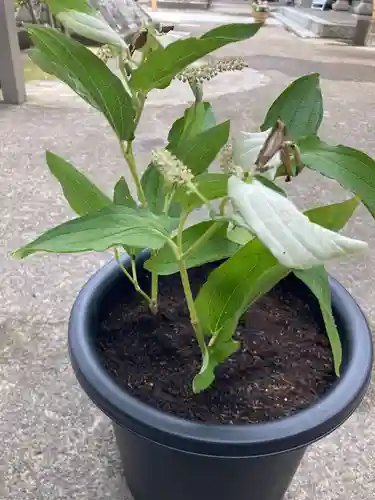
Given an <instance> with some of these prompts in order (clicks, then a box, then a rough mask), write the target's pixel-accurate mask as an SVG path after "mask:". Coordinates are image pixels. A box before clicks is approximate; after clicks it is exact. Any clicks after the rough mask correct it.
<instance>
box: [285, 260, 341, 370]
mask: <svg viewBox="0 0 375 500" xmlns="http://www.w3.org/2000/svg"><path fill="white" fill-rule="evenodd" d="M294 274H295V275H296V276H297V278H299V279H300V280H301V281H303V283H305V285H306V286H307V287H308V288H309V289H310V290H311V291H312V293H313V294H314V295H315V297H316V298H317V299H318V301H319V305H320V309H321V311H322V316H323V320H324V324H325V327H326V332H327V335H328V339H329V343H330V345H331V349H332V355H333V360H334V366H335V372H336V375H337V376H339V375H340V366H341V362H342V346H341V340H340V336H339V333H338V331H337V327H336V323H335V319H334V317H333V314H332V305H331V292H330V289H329V283H328V275H327V272H326V270H325V269H324V267H313V268H312V269H305V270H303V271H294Z"/></svg>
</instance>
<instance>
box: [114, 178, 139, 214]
mask: <svg viewBox="0 0 375 500" xmlns="http://www.w3.org/2000/svg"><path fill="white" fill-rule="evenodd" d="M113 203H114V204H115V205H124V206H126V207H130V208H136V207H137V204H136V202H135V201H134V199H133V197H132V195H131V193H130V191H129V186H128V184H127V182H126V180H125V177H120V179H119V180H118V181H117V183H116V185H115V189H114V193H113Z"/></svg>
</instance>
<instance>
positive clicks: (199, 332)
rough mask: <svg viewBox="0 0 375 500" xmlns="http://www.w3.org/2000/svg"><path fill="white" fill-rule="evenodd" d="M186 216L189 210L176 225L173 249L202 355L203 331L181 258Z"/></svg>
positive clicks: (204, 346) (203, 348) (204, 345)
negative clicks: (174, 246)
mask: <svg viewBox="0 0 375 500" xmlns="http://www.w3.org/2000/svg"><path fill="white" fill-rule="evenodd" d="M188 216H189V212H183V213H182V214H181V218H180V223H179V225H178V230H177V248H175V250H174V251H175V254H176V258H177V260H178V266H179V270H180V276H181V283H182V287H183V289H184V293H185V298H186V304H187V306H188V309H189V315H190V321H191V324H192V326H193V328H194V331H195V336H196V338H197V341H198V344H199V347H200V350H201V352H202V355H203V353H204V350H205V349H206V344H205V341H204V335H203V332H202V329H201V325H200V323H199V320H198V315H197V311H196V309H195V304H194V299H193V294H192V291H191V287H190V281H189V275H188V273H187V270H186V265H185V261H184V259H183V253H182V232H183V230H184V225H185V222H186V219H187V218H188Z"/></svg>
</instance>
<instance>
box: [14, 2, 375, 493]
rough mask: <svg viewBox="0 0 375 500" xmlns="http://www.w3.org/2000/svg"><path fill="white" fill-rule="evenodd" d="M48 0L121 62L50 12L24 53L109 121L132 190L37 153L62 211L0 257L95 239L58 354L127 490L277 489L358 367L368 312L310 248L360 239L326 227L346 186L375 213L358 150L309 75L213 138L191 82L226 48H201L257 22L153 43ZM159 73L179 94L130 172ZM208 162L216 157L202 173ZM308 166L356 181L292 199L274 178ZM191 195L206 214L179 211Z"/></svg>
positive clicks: (338, 247) (231, 63)
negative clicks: (107, 422) (118, 460)
mask: <svg viewBox="0 0 375 500" xmlns="http://www.w3.org/2000/svg"><path fill="white" fill-rule="evenodd" d="M64 3H65V2H62V1H61V2H57V1H55V2H53V9H54V14H55V15H56V16H57V18H59V19H60V20H63V21H64V22H66V23H73V24H74V25H75V29H76V30H77V29H81V28H79V26H80V25H81V27H82V29H81V31H82V34H83V35H84V36H90V37H93V38H99V37H100V39H101V40H103V38H107V41H108V42H109V46H108V51H109V54H110V56H113V57H116V58H117V59H118V63H119V68H120V74H119V76H117V75H115V74H114V73H113V72H111V71H110V69H109V68H108V67H107V66H106V64H105V63H104V62H103V61H102V60H101V59H99V58H98V57H97V56H96V55H94V54H93V53H92V52H90V50H89V49H87V48H86V47H83V46H82V45H80V44H79V43H77V42H76V41H74V40H72V39H71V38H68V37H66V36H65V35H64V34H62V33H60V32H58V31H56V30H54V29H52V28H46V27H41V26H33V27H30V28H29V32H30V36H31V38H32V40H33V42H34V45H35V49H34V51H33V52H32V54H31V57H32V58H33V60H34V61H35V62H36V63H37V64H39V65H40V66H41V67H42V69H44V70H48V71H49V72H51V73H53V74H55V75H56V76H57V77H59V78H60V79H61V80H62V81H64V82H65V83H67V84H68V85H69V86H70V87H71V88H72V89H73V90H75V91H76V92H77V93H78V94H79V95H80V96H81V97H82V98H83V99H84V100H85V101H86V102H88V103H89V104H90V105H92V106H93V107H94V108H96V109H97V110H99V111H101V112H102V113H103V115H104V116H105V117H106V118H107V120H108V122H109V124H110V125H111V127H112V128H113V131H114V133H115V135H116V136H117V138H118V141H119V147H120V148H121V151H122V153H123V156H124V159H125V163H126V165H127V168H128V169H129V172H130V174H131V176H132V179H133V181H134V188H135V189H134V193H133V192H132V191H131V189H129V187H128V185H127V183H126V181H125V178H124V177H121V178H120V179H119V180H118V182H117V183H116V185H115V187H114V192H113V195H111V196H109V195H107V194H104V193H103V192H102V191H101V190H100V189H99V188H98V187H97V186H95V185H94V184H93V183H92V182H91V181H90V180H89V179H88V178H87V177H86V176H84V174H83V173H81V172H80V171H78V170H76V169H75V168H74V167H73V166H72V165H71V164H70V163H68V162H67V161H66V160H64V159H62V158H60V157H59V156H57V155H55V154H53V153H51V152H47V164H48V166H49V168H50V170H51V172H52V173H53V175H54V176H55V177H56V178H57V180H58V181H59V182H60V184H61V187H62V189H63V192H64V195H65V197H66V199H67V201H68V203H69V205H70V206H71V208H73V210H74V211H75V212H76V213H77V215H78V217H77V218H75V219H74V220H72V221H69V222H66V223H64V224H61V225H59V226H57V227H55V228H53V229H50V230H49V231H47V232H46V233H44V234H43V235H42V236H40V237H39V238H37V239H36V240H35V241H33V242H31V243H28V244H26V245H25V246H23V247H22V248H20V249H19V250H17V251H16V252H15V256H16V257H18V258H24V257H26V256H28V255H31V254H33V253H35V252H38V251H44V252H85V251H90V250H91V251H104V250H108V249H111V250H113V254H114V257H115V258H114V260H113V261H112V262H110V263H109V264H108V265H106V266H104V268H103V269H101V270H100V271H99V272H98V273H97V274H95V276H94V277H93V278H91V279H90V281H89V282H88V283H87V284H86V285H85V286H84V287H83V288H82V290H81V292H80V294H79V295H78V297H77V299H76V302H75V304H74V307H73V309H72V313H71V318H70V324H69V352H70V357H71V361H72V365H73V368H74V370H75V373H76V375H77V378H78V380H79V382H80V384H81V385H82V387H83V388H84V390H85V391H86V392H87V394H88V395H89V396H90V398H91V399H92V400H93V401H94V403H95V404H96V405H97V406H98V407H99V408H101V409H102V410H103V411H104V412H105V413H106V414H107V415H108V416H109V417H110V418H111V419H112V421H113V424H114V428H115V434H116V439H117V443H118V447H119V449H120V453H121V457H122V461H123V466H124V471H125V475H126V478H127V481H128V484H129V487H130V490H131V492H132V494H133V495H134V498H135V499H136V500H151V499H152V500H153V499H155V498H160V499H163V500H176V498H178V499H180V500H192V499H196V500H203V499H207V498H216V499H219V500H227V499H229V498H236V499H240V500H245V499H248V498H249V496H250V498H251V499H252V500H265V499H267V500H281V498H282V496H283V494H284V492H285V491H286V489H287V487H288V485H289V483H290V481H291V479H292V477H293V474H294V473H295V471H296V469H297V467H298V464H299V462H300V460H301V458H302V456H303V454H304V452H305V449H306V447H307V446H308V445H309V444H310V443H312V442H314V441H317V440H318V439H320V438H322V437H324V436H325V435H327V434H328V433H330V432H331V431H332V430H333V429H335V428H336V427H338V426H339V425H340V424H341V423H342V422H343V421H344V420H346V419H347V418H348V417H349V415H350V414H351V413H352V412H353V411H354V410H355V408H356V407H357V406H358V404H359V402H360V401H361V399H362V397H363V396H364V393H365V391H366V388H367V385H368V382H369V378H370V372H371V365H372V342H371V335H370V331H369V328H368V325H367V322H366V320H365V318H364V316H363V314H362V312H361V310H360V308H359V307H358V305H357V304H356V302H355V301H354V299H353V298H352V297H351V296H350V295H349V293H348V292H347V291H346V290H345V289H344V288H343V287H342V286H341V285H340V284H339V283H338V282H337V281H336V280H334V279H333V278H330V277H329V276H328V275H327V272H326V271H325V268H324V265H325V263H326V262H328V261H330V260H332V259H334V258H338V257H344V256H345V255H347V254H352V253H356V252H358V251H362V250H365V248H366V243H365V242H362V241H358V240H353V239H351V238H348V237H346V236H343V235H341V234H339V230H341V229H342V228H343V227H344V226H345V225H346V223H347V221H348V220H349V219H350V218H351V216H352V215H353V213H354V211H355V209H356V207H357V206H358V205H359V204H360V203H363V204H364V205H365V207H366V208H367V209H368V210H369V211H370V212H371V213H372V214H374V213H375V202H374V200H375V197H374V196H373V194H374V192H375V177H374V171H375V170H374V169H375V164H374V161H373V160H372V159H371V158H370V157H369V156H367V155H366V154H365V153H362V152H360V151H357V150H355V149H352V148H349V147H345V146H341V145H340V146H332V145H329V144H327V143H325V142H323V141H321V140H320V139H319V137H318V136H317V132H318V128H319V125H320V123H321V120H322V116H323V107H322V96H321V91H320V86H319V76H318V75H317V74H311V75H307V76H303V77H301V78H299V79H297V80H296V81H295V82H293V83H292V84H291V85H290V86H289V87H288V88H287V89H286V90H285V91H284V92H283V93H282V94H281V95H280V96H279V97H278V98H277V99H276V100H275V102H274V103H273V104H272V106H271V107H270V109H269V111H268V112H267V114H266V117H265V120H264V123H263V125H262V126H261V131H260V132H256V133H247V132H246V133H245V132H244V133H242V134H239V135H237V136H235V137H232V138H231V139H230V138H229V135H230V129H229V127H230V124H229V122H228V121H225V122H223V123H219V124H217V123H216V120H215V116H214V113H213V110H212V107H211V105H210V104H209V103H208V102H206V101H205V100H204V99H203V87H204V82H205V80H207V79H210V78H213V77H214V76H215V75H216V74H217V73H218V72H222V71H227V70H230V71H231V70H236V69H238V70H240V69H241V68H243V67H244V62H243V61H240V60H238V59H234V60H231V59H230V60H228V59H225V60H220V59H215V60H214V59H213V60H211V61H210V62H209V63H205V62H202V60H201V58H202V57H203V56H205V55H207V54H209V53H211V52H212V51H214V50H216V49H218V48H220V47H222V46H224V45H226V44H227V43H231V42H234V41H240V40H245V39H247V38H249V37H251V36H253V35H254V34H255V33H256V32H257V31H258V29H259V27H260V25H259V24H233V25H227V26H221V27H218V28H215V29H213V30H211V31H209V32H208V33H206V34H205V35H203V36H201V37H199V38H188V39H185V40H179V41H175V42H172V43H170V44H168V39H166V38H165V37H160V36H159V35H158V34H157V33H156V32H154V31H153V29H152V28H147V27H145V28H144V29H143V30H142V32H141V33H140V34H139V36H138V37H137V38H135V39H134V41H133V43H132V44H131V45H130V46H129V45H125V44H124V42H123V40H122V39H120V38H118V37H116V36H115V34H114V33H113V32H112V30H110V29H109V28H108V27H106V25H105V23H104V22H103V20H102V19H101V18H100V17H98V15H97V14H95V13H92V12H91V10H90V8H88V7H87V5H86V4H85V3H84V2H81V3H79V4H75V8H76V9H78V8H79V9H80V10H79V11H72V10H66V9H64V7H63V5H64ZM61 5H62V6H61ZM51 6H52V3H51ZM61 13H63V15H61ZM174 78H179V79H180V80H182V81H186V82H187V84H188V85H189V86H190V87H191V90H192V95H193V104H192V105H191V106H189V107H188V108H187V109H186V110H185V113H184V115H183V116H182V117H180V118H178V119H177V120H176V121H175V123H174V124H173V126H172V128H171V130H169V132H168V133H167V132H166V135H167V136H168V139H167V144H166V147H165V148H161V149H158V150H156V151H154V152H153V153H152V154H150V164H149V166H148V167H147V168H146V170H145V171H144V172H143V174H142V175H141V176H140V175H139V170H138V168H137V160H136V157H135V154H134V151H133V141H134V137H135V136H136V129H137V125H138V122H139V120H140V118H141V115H142V110H143V107H144V104H145V101H146V99H147V95H148V94H149V92H150V91H151V90H152V89H155V88H158V89H162V88H165V87H168V85H170V84H171V82H172V80H173V79H174ZM215 159H217V161H218V163H219V165H220V167H221V169H222V171H218V170H217V169H216V170H214V171H211V170H209V167H211V165H212V164H213V162H214V160H215ZM307 169H311V170H315V171H316V172H319V173H321V174H322V175H325V176H328V177H330V178H332V179H335V180H336V181H338V182H339V183H340V184H341V185H342V186H344V187H345V188H347V189H348V191H350V192H352V193H354V196H352V197H350V198H349V199H347V200H345V201H342V202H340V203H334V204H330V205H325V206H320V207H315V208H311V209H309V210H307V211H305V212H304V213H302V212H301V211H300V210H299V209H298V208H297V207H296V205H295V204H294V203H293V202H292V201H290V200H289V199H288V197H287V195H286V192H285V191H284V189H283V187H284V186H283V182H284V180H287V181H294V180H295V178H296V177H297V176H301V182H308V179H306V178H304V173H305V171H306V170H307ZM203 206H205V207H206V208H207V213H208V216H207V217H206V219H205V220H202V221H201V222H198V223H195V224H193V225H190V226H189V223H188V220H189V216H190V214H191V213H192V212H193V211H194V210H196V209H198V208H200V207H203ZM145 249H146V250H145Z"/></svg>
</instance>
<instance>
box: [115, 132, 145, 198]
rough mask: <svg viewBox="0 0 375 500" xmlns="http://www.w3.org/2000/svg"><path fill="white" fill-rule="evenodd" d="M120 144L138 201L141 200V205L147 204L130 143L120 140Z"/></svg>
mask: <svg viewBox="0 0 375 500" xmlns="http://www.w3.org/2000/svg"><path fill="white" fill-rule="evenodd" d="M120 145H121V151H122V154H123V155H124V158H125V160H126V162H127V164H128V166H129V169H130V173H131V175H132V178H133V181H134V184H135V185H136V188H137V193H138V198H139V201H140V202H141V204H142V206H143V207H145V206H146V205H147V201H146V197H145V193H144V191H143V188H142V184H141V181H140V179H139V177H138V174H137V164H136V162H135V158H134V153H133V147H132V143H131V142H128V143H127V146H125V143H124V142H121V143H120Z"/></svg>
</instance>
